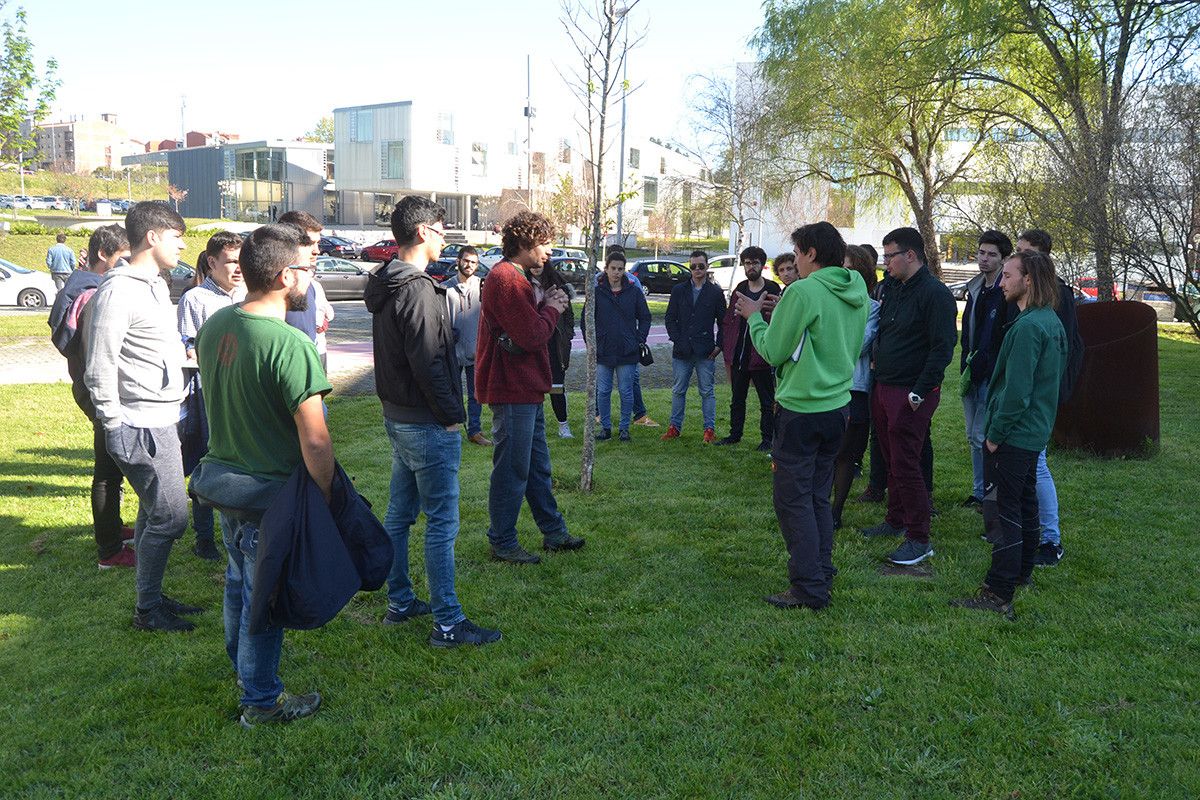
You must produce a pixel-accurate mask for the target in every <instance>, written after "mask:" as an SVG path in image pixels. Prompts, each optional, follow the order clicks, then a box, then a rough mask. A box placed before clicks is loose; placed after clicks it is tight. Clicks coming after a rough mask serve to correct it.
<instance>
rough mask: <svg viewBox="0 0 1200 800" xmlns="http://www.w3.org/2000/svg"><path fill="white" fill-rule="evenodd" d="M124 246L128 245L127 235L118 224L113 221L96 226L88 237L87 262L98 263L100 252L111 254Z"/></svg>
mask: <svg viewBox="0 0 1200 800" xmlns="http://www.w3.org/2000/svg"><path fill="white" fill-rule="evenodd" d="M126 247H129V235H128V234H127V233H125V229H124V228H122V227H121V226H120V225H117V224H116V223H113V224H112V225H104V226H101V227H99V228H96V230H94V231H92V238H90V239H88V263H89V264H99V263H100V254H101V253H106V254H107V255H110V256H111V255H112V254H113V253H115V252H117V251H118V250H123V249H125V248H126Z"/></svg>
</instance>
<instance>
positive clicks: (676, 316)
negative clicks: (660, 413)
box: [662, 250, 725, 444]
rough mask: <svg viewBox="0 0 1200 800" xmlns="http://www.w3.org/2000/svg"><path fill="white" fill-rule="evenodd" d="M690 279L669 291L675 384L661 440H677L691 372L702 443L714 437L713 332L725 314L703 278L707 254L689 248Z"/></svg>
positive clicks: (715, 290)
mask: <svg viewBox="0 0 1200 800" xmlns="http://www.w3.org/2000/svg"><path fill="white" fill-rule="evenodd" d="M688 268H689V269H690V270H691V273H692V279H691V280H690V281H688V282H687V283H680V284H678V285H677V286H676V287H675V288H674V289H672V290H671V300H670V302H668V303H667V318H666V326H667V336H668V337H669V338H670V339H671V370H672V372H673V377H674V379H675V384H674V386H673V387H672V388H671V425H670V427H668V428H667V432H666V433H664V434H663V435H662V438H663V441H666V440H668V439H678V438H679V433H680V431H682V430H683V414H684V411H685V410H686V408H687V389H688V384H689V383H691V382H692V373H693V372H694V373H695V374H696V388H697V389H699V391H700V411H701V413H702V415H703V417H704V442H705V444H711V443H712V442H714V441H716V439H717V435H716V433H715V431H714V429H715V428H716V416H717V399H716V395H715V394H714V393H713V380H714V376H715V374H716V361H715V359H716V357H717V356H718V355H719V354H720V352H721V348H720V346H719V345H718V344H717V337H716V334H715V330H716V329H718V328H719V327H720V325H721V320H722V319H723V318H724V317H725V293H724V292H722V291H721V289H720V287H718V286H717V285H716V284H715V283H712V282H710V281H709V280H708V254H707V253H705V252H704V251H703V250H696V251H693V252H692V255H691V257H690V258H689V259H688Z"/></svg>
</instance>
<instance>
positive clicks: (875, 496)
mask: <svg viewBox="0 0 1200 800" xmlns="http://www.w3.org/2000/svg"><path fill="white" fill-rule="evenodd" d="M886 498H887V492H885V491H884V490H883V489H872V488H871V487H870V486H868V487H867V488H866V489H863V493H862V494H860V495H859V496H858V497H856V498H854V502H856V503H882V502H883V501H884V499H886Z"/></svg>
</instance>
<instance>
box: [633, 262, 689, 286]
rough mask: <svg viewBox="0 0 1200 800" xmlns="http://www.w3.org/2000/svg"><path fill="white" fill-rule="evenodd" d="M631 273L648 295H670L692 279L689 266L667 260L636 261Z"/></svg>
mask: <svg viewBox="0 0 1200 800" xmlns="http://www.w3.org/2000/svg"><path fill="white" fill-rule="evenodd" d="M629 272H630V273H632V274H633V275H636V276H637V279H638V280H639V281H641V282H642V290H643V291H644V292H645V293H646V294H670V293H671V290H672V289H674V288H675V287H676V286H677V285H679V284H681V283H685V282H687V281H690V280H691V279H692V273H691V271H690V270H688V266H687V264H684V263H682V262H679V261H671V260H669V259H665V258H643V259H641V260H639V261H635V262H633V266H632V267H630V268H629Z"/></svg>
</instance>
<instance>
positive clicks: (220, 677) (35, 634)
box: [0, 338, 1200, 800]
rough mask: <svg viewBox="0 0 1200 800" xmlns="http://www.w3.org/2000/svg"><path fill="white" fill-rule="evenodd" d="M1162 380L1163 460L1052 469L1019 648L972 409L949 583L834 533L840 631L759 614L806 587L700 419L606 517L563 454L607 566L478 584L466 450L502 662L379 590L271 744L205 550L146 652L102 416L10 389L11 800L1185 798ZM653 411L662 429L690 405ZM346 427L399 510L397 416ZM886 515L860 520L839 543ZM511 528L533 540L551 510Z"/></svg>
mask: <svg viewBox="0 0 1200 800" xmlns="http://www.w3.org/2000/svg"><path fill="white" fill-rule="evenodd" d="M1160 354H1161V373H1162V380H1163V385H1162V393H1161V397H1162V422H1163V424H1162V446H1161V451H1160V453H1159V455H1158V456H1157V457H1156V458H1154V459H1153V460H1148V461H1137V460H1117V461H1096V460H1091V459H1085V458H1082V457H1080V456H1079V455H1077V454H1073V453H1058V452H1056V453H1053V454H1052V458H1051V466H1052V469H1053V470H1054V474H1055V477H1056V480H1057V484H1058V490H1059V497H1060V501H1061V504H1062V518H1063V530H1064V544H1065V546H1066V552H1067V556H1066V559H1065V560H1064V562H1063V564H1062V565H1061V566H1060V567H1058V568H1056V569H1054V570H1039V571H1038V573H1037V574H1036V576H1035V577H1036V581H1037V587H1036V589H1034V590H1032V591H1027V592H1023V593H1022V594H1020V595H1018V599H1017V614H1018V619H1017V621H1016V622H1014V623H1009V622H1005V621H1004V620H1002V619H1000V618H998V617H993V616H986V615H980V614H975V613H971V612H966V611H960V610H956V609H951V608H949V607H948V606H947V600H949V599H950V598H952V597H955V596H960V595H962V594H965V593H967V592H969V591H971V590H972V589H973V588H974V587H975V586H976V585H977V584H978V583H979V580H980V578H981V577H982V575H983V573H984V571H985V569H986V565H987V561H988V554H987V551H986V546H985V545H984V544H983V543H982V542H980V541H979V538H978V534H979V531H980V527H981V523H980V518H979V517H978V516H977V515H976V514H975V513H973V512H971V511H967V510H963V509H959V508H957V507H956V501H957V500H959V499H960V498H962V497H963V496H965V495H966V494H967V492H968V489H969V480H970V467H969V456H968V454H967V449H966V444H965V441H964V437H963V432H962V412H961V406H960V405H959V404H958V403H956V402H952V401H950V400H949V399H947V401H946V402H945V403H944V404H943V406H942V408H941V409H939V411H938V412H937V415H936V417H935V433H934V441H935V447H936V449H937V473H936V480H937V490H936V498H937V504H938V505H939V506H940V507H941V508H942V510H943V513H942V515H941V516H940V517H939V518H938V519H937V520H936V521H935V523H934V542H935V544H936V547H937V551H938V555H937V557H936V559H935V560H934V570H935V578H934V579H933V580H930V581H911V580H905V579H899V578H887V577H883V576H881V575H879V574H878V573H877V571H876V567H877V565H878V564H879V563H880V558H881V557H882V556H883V555H884V554H885V552H886V551H887V549H888V543H883V542H874V541H871V542H868V541H864V540H863V539H862V538H861V537H859V536H857V535H856V534H855V533H854V532H853V530H852V529H848V530H843V532H842V533H841V534H839V536H838V538H837V543H836V548H835V552H834V559H835V563H836V564H837V565H838V567H839V569H840V570H841V572H840V574H839V576H838V578H837V580H836V582H835V585H834V603H833V606H832V607H831V608H830V609H829V610H828V611H827V612H825V613H823V614H821V615H812V614H809V613H784V612H779V611H777V610H776V609H773V608H771V607H769V606H767V605H766V604H765V603H763V602H762V601H761V599H760V598H761V596H762V595H764V594H767V593H769V592H774V591H778V590H779V589H781V588H783V587H784V586H785V585H786V580H785V567H784V561H785V554H784V551H783V547H782V544H781V541H780V537H779V533H778V530H777V527H776V524H775V518H774V514H773V511H772V507H771V489H770V472H769V470H768V462H767V460H766V459H765V458H763V457H762V456H761V455H760V454H758V453H755V452H753V451H752V450H751V449H750V446H743V447H732V448H717V449H713V448H706V447H703V446H702V445H701V444H700V443H699V436H700V431H699V429H698V425H697V424H696V418H697V415H698V411H699V409H698V408H697V407H696V398H695V396H694V395H693V396H692V397H691V398H690V401H689V409H688V412H689V416H688V425H687V427H686V430H685V432H684V433H685V437H684V439H682V440H680V441H678V442H673V443H670V444H665V443H661V442H659V441H658V436H657V434H656V432H654V431H648V430H640V429H639V430H637V431H635V433H634V436H635V439H634V442H633V443H632V444H629V445H621V444H619V443H616V442H610V443H601V446H600V447H599V456H598V462H599V463H598V466H597V471H596V483H597V490H596V492H595V493H594V494H592V495H591V496H583V495H581V494H580V493H579V492H578V491H577V490H576V488H575V487H576V484H577V480H578V452H579V445H578V440H574V441H562V440H559V439H558V438H557V437H551V441H550V448H551V452H552V456H553V461H554V468H555V478H556V480H557V481H558V483H559V490H558V499H559V502H560V505H561V507H562V509H563V511H564V513H565V515H566V517H567V520H568V522H569V524H570V526H571V530H572V532H574V533H576V534H580V535H584V536H586V537H587V538H588V545H587V547H586V548H585V549H584V550H583V551H581V552H579V553H574V554H567V555H558V556H553V557H550V558H548V559H546V561H545V562H544V563H543V564H542V565H540V566H538V567H533V568H523V569H516V568H511V567H508V566H504V565H497V564H494V563H491V562H489V561H488V560H487V547H486V539H485V536H484V529H485V527H486V524H487V520H486V498H487V480H488V471H489V468H490V454H489V453H488V452H487V451H485V450H483V449H481V448H476V447H470V446H467V447H465V448H464V453H463V467H462V475H461V483H462V494H463V497H462V531H461V533H460V536H459V541H458V589H459V594H460V597H461V599H462V601H463V604H464V606H465V608H466V610H467V612H468V613H469V614H470V615H471V616H472V618H474V619H476V620H477V621H478V622H480V623H483V624H489V625H496V626H498V627H500V628H502V629H503V630H504V640H503V641H502V642H500V643H498V644H496V645H493V646H490V647H487V648H484V649H481V650H472V651H462V652H459V651H452V652H440V651H434V650H432V649H431V648H430V647H428V646H427V645H426V644H425V638H426V636H427V630H426V624H425V623H414V624H411V625H410V626H407V627H402V628H399V629H396V628H384V627H383V626H382V625H381V624H380V623H379V620H380V617H381V616H382V615H383V612H384V608H385V599H384V596H383V593H382V592H377V593H374V594H370V595H360V596H359V597H357V598H356V599H355V600H354V601H353V602H352V603H351V604H350V606H349V607H348V608H347V609H345V611H343V612H342V614H341V615H340V616H339V617H338V618H337V619H336V620H334V621H333V622H332V623H331V624H329V625H328V626H326V627H325V628H324V629H322V630H319V631H311V632H302V633H298V632H289V633H288V634H287V638H286V644H285V646H284V652H283V663H282V669H281V672H282V675H283V677H284V679H285V681H286V682H287V683H288V685H289V687H291V688H293V689H296V690H312V689H319V690H320V691H322V692H323V693H324V694H325V697H326V704H325V707H324V708H323V710H322V711H321V713H320V714H319V715H318V716H317V717H315V718H314V719H312V720H308V721H304V722H302V723H298V724H296V725H294V726H291V727H286V728H282V729H276V730H265V729H264V730H256V731H251V732H246V731H242V730H240V729H239V728H238V727H237V726H236V725H235V724H234V723H233V717H234V714H235V711H236V698H237V695H236V689H235V687H234V682H233V677H232V674H231V672H230V669H229V664H228V663H227V661H226V658H225V655H224V650H223V646H222V634H221V620H220V611H219V608H220V602H221V575H220V570H219V569H218V568H215V567H213V566H210V565H208V564H207V563H203V562H200V561H198V560H197V559H195V558H194V557H192V556H191V555H190V553H189V549H190V543H191V534H190V533H189V534H188V535H187V537H186V538H185V540H184V542H183V543H182V544H181V545H180V546H179V547H177V548H176V552H175V554H174V555H173V557H172V561H171V565H170V569H169V572H168V576H167V581H166V585H167V589H168V591H169V592H170V593H172V594H173V595H175V596H177V597H180V598H183V599H187V600H199V601H202V602H203V603H204V604H205V605H207V606H209V608H210V611H209V612H208V613H206V614H205V615H203V616H201V617H199V618H198V622H199V629H198V630H197V631H196V632H195V633H194V634H191V635H187V636H174V637H173V636H159V635H144V634H138V633H134V632H133V631H131V630H130V628H129V617H130V612H131V606H132V600H133V588H132V582H133V576H132V575H130V574H128V572H120V573H117V572H114V571H110V572H106V573H98V572H97V570H96V569H95V565H94V561H93V556H94V550H93V544H92V542H91V539H90V530H89V529H90V517H89V512H88V490H87V486H88V481H89V478H88V470H89V465H90V447H91V436H90V428H89V426H88V424H87V422H86V421H85V420H84V418H83V416H82V415H81V414H80V413H79V412H78V410H77V409H76V408H75V407H74V405H73V403H72V402H71V400H70V396H69V391H68V388H67V387H66V386H8V387H0V465H2V466H0V471H2V472H3V474H2V475H0V487H2V488H0V690H2V696H3V697H4V701H5V702H4V703H3V704H2V705H0V774H2V775H4V776H5V779H4V781H3V783H2V784H0V794H4V795H5V796H11V797H33V798H50V797H82V796H87V797H168V796H171V797H206V798H224V797H230V798H234V797H237V798H240V797H247V796H254V797H270V798H274V797H305V798H308V797H313V798H325V797H363V798H376V797H426V798H532V797H562V798H590V797H614V798H629V797H635V798H645V797H671V798H675V797H678V798H684V797H687V798H691V797H729V798H745V797H762V798H772V799H773V800H774V799H775V798H793V797H812V798H831V797H846V798H876V797H895V798H909V797H921V798H926V797H933V798H941V797H946V798H950V797H956V798H957V797H983V798H1009V797H1018V796H1019V797H1023V798H1050V797H1081V798H1082V797H1088V798H1091V797H1114V798H1125V797H1154V798H1176V797H1178V798H1186V797H1195V796H1197V795H1200V761H1198V760H1197V758H1196V753H1197V749H1198V745H1200V645H1198V643H1197V642H1198V639H1197V633H1198V630H1197V624H1198V623H1197V619H1198V616H1200V615H1198V611H1200V588H1198V587H1200V582H1198V581H1197V572H1196V564H1197V563H1200V542H1198V540H1197V536H1196V533H1197V529H1196V519H1197V517H1196V502H1195V497H1194V495H1193V492H1194V490H1195V489H1194V484H1195V478H1196V474H1197V473H1196V466H1195V465H1196V463H1197V461H1198V460H1200V421H1198V417H1197V415H1196V412H1195V402H1196V398H1197V397H1198V396H1200V377H1198V376H1200V344H1197V342H1196V341H1195V340H1194V339H1188V340H1175V339H1169V338H1163V339H1161V340H1160ZM725 391H726V390H725V389H724V387H722V388H720V389H719V392H720V393H719V394H718V409H719V420H718V427H719V428H722V429H723V428H724V426H725V415H726V410H727V407H728V406H727V402H728V396H727V394H725ZM647 399H648V400H649V401H650V403H651V409H650V410H651V413H652V414H653V416H655V417H657V418H658V419H660V421H661V420H664V419H665V417H666V416H667V407H668V404H669V393H668V392H666V391H655V392H650V393H648V396H647ZM571 401H572V406H571V414H572V419H573V424H574V426H575V428H576V429H577V430H578V428H579V423H580V419H581V406H582V403H581V402H580V401H579V400H578V398H577V397H576V396H573V397H572V398H571ZM330 411H331V417H330V419H331V427H332V431H333V435H334V440H335V447H336V450H337V454H338V456H339V458H340V459H341V461H342V462H343V463H344V464H345V466H346V468H347V470H348V471H349V473H350V474H351V475H353V476H356V479H357V483H358V486H359V488H360V490H362V491H363V492H364V493H365V494H366V495H367V497H368V498H370V499H371V500H372V502H373V503H374V504H375V509H376V511H377V512H378V513H380V514H381V515H382V513H383V511H384V509H385V507H386V504H387V484H388V464H389V453H388V446H387V442H386V439H385V438H384V437H383V436H381V426H380V421H379V408H378V401H377V400H376V399H375V398H373V397H360V398H342V397H335V398H333V399H332V400H331V402H330ZM485 416H486V412H485ZM751 444H753V442H751ZM134 508H135V506H134V501H133V499H132V497H127V501H126V515H127V517H126V518H127V519H132V516H133V512H134ZM880 513H881V510H880V508H879V507H877V506H864V505H859V504H851V506H850V507H849V508H848V509H847V523H848V526H857V525H864V524H868V523H872V522H875V521H877V520H878V518H879V515H880ZM520 530H521V536H522V539H523V540H524V542H525V543H526V544H527V545H534V544H535V543H536V531H535V530H534V528H533V525H532V523H531V521H530V519H529V517H528V513H526V514H525V515H523V517H522V520H521V523H520ZM420 541H421V540H420V535H419V533H417V534H416V535H415V536H414V542H413V547H412V554H413V568H414V572H413V577H414V581H415V582H416V584H417V588H418V592H420V593H421V594H422V595H424V594H425V591H426V590H425V585H424V584H425V579H424V575H423V572H422V566H421V565H422V561H421V559H422V556H421V553H422V550H421V546H420Z"/></svg>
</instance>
